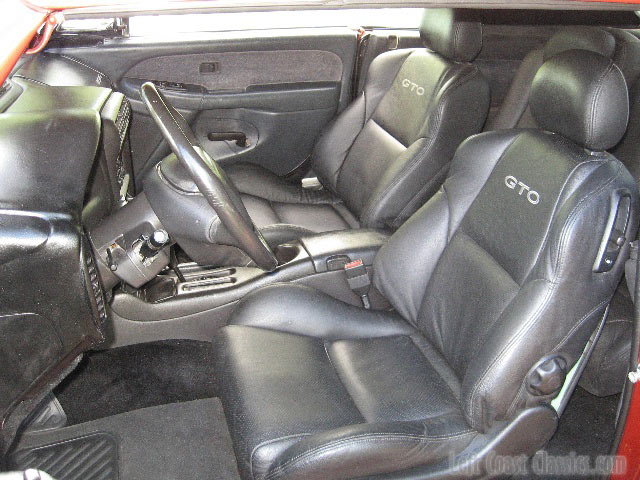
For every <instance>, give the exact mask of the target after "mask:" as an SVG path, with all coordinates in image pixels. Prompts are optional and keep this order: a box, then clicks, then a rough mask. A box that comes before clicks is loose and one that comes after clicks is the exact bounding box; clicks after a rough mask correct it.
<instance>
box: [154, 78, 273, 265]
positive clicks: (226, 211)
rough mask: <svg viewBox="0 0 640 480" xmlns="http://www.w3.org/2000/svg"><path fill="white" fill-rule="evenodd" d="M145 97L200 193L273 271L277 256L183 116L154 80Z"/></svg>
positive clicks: (239, 240) (259, 262) (251, 253)
mask: <svg viewBox="0 0 640 480" xmlns="http://www.w3.org/2000/svg"><path fill="white" fill-rule="evenodd" d="M141 94H142V99H143V100H144V103H145V104H146V106H147V108H148V109H149V113H150V114H151V117H152V118H153V120H154V121H155V122H156V124H157V125H158V127H159V128H160V131H161V132H162V136H163V137H164V139H165V140H166V141H167V143H168V144H169V146H170V147H171V150H172V151H173V153H174V154H175V155H176V157H178V160H180V163H181V164H182V165H183V166H184V167H185V168H186V169H187V171H188V172H189V174H190V175H191V178H192V179H193V181H194V182H195V184H196V186H197V187H198V190H200V193H202V195H204V197H205V198H206V199H207V202H209V205H211V207H212V208H213V209H214V210H215V212H216V213H217V214H218V218H220V221H221V222H222V224H223V225H224V226H225V227H226V228H227V230H228V231H229V233H230V234H231V235H232V237H233V238H234V239H235V240H236V242H237V243H238V245H237V246H238V247H239V248H241V249H242V250H244V251H245V253H246V254H247V255H249V257H251V259H252V260H253V261H254V262H255V263H256V265H257V266H258V267H260V268H262V269H263V270H266V271H269V272H270V271H273V270H274V269H275V268H276V267H277V266H278V261H277V260H276V257H275V255H274V254H273V252H272V251H271V249H270V248H269V246H268V245H267V242H266V241H265V240H264V238H263V236H262V234H261V233H260V231H259V230H258V229H257V228H256V226H255V224H254V223H253V221H252V220H251V217H249V214H248V213H247V209H246V208H245V207H244V204H243V203H242V199H241V198H240V194H239V193H238V191H237V190H236V188H235V186H234V185H233V183H232V182H231V181H230V180H229V178H228V177H227V176H226V175H225V173H224V171H223V170H222V168H220V166H219V165H218V164H217V163H216V162H215V161H214V160H213V159H212V158H211V157H210V156H209V155H208V154H207V152H205V151H204V149H203V148H202V147H201V146H200V144H199V143H198V140H197V139H196V136H195V134H194V133H193V131H192V130H191V128H190V127H189V124H188V123H187V122H186V121H185V119H184V117H183V116H182V115H180V113H179V112H178V111H177V110H176V109H175V108H173V106H172V105H171V104H170V103H169V102H168V101H167V99H166V98H164V95H162V93H160V92H159V91H158V89H157V88H156V86H155V85H154V84H153V83H151V82H146V83H145V84H144V85H142V88H141Z"/></svg>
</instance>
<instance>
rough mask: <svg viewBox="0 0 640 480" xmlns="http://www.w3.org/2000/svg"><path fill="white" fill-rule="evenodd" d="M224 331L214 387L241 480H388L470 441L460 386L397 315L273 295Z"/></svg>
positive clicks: (248, 307)
mask: <svg viewBox="0 0 640 480" xmlns="http://www.w3.org/2000/svg"><path fill="white" fill-rule="evenodd" d="M231 323H232V324H231V325H229V326H227V327H225V328H223V329H222V331H221V333H220V335H219V336H218V337H217V338H216V342H215V344H216V356H217V371H218V372H219V375H218V384H219V388H220V395H221V397H222V399H223V404H224V405H225V409H226V415H227V421H228V423H229V428H230V430H231V432H232V437H233V439H234V446H235V449H236V455H237V458H238V463H239V467H240V469H241V471H242V473H243V476H244V477H246V478H256V479H258V478H275V477H279V476H288V475H294V474H297V475H301V476H304V478H329V477H330V478H351V477H353V476H361V475H372V474H376V473H383V472H390V471H394V470H398V469H403V468H409V467H412V466H415V465H419V464H423V463H428V462H431V461H435V460H438V459H441V458H445V457H447V456H448V455H450V454H452V453H457V452H459V451H460V450H462V449H463V448H464V447H465V446H466V445H467V444H468V443H469V442H470V441H471V439H472V438H473V437H474V436H475V434H476V433H475V431H473V430H472V429H471V428H469V426H468V425H467V424H466V422H465V421H464V417H463V414H462V411H461V408H460V405H459V402H458V398H459V394H460V393H459V392H460V384H459V381H458V379H457V378H456V377H455V375H454V374H453V373H452V372H451V370H450V369H449V368H448V367H447V366H446V363H445V362H444V361H443V359H442V358H441V357H440V355H439V354H438V353H437V352H436V351H435V350H434V349H433V348H432V347H431V346H430V345H429V344H428V343H427V342H425V341H424V339H422V337H421V336H420V335H419V334H418V333H417V332H416V331H415V329H414V328H413V327H411V326H410V325H409V324H408V323H406V322H405V321H404V320H402V319H401V318H400V317H399V316H397V315H396V314H393V313H388V312H372V311H368V310H363V309H361V308H357V307H354V306H351V305H347V304H344V303H342V302H340V301H338V300H335V299H333V298H331V297H329V296H327V295H325V294H323V293H321V292H318V291H316V290H313V289H311V288H308V287H304V286H299V285H276V286H271V287H267V288H264V289H261V290H258V291H257V292H255V293H254V294H252V295H250V296H248V297H247V298H246V299H245V300H244V301H243V302H242V303H241V304H240V305H239V306H238V307H237V309H236V311H235V312H234V314H233V316H232V319H231ZM329 453H330V455H328V454H329Z"/></svg>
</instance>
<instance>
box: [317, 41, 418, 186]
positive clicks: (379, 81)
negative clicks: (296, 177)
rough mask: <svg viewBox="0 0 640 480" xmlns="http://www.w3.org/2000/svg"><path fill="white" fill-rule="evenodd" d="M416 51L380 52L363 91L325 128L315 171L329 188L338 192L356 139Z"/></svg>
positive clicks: (368, 73) (319, 142) (371, 66)
mask: <svg viewBox="0 0 640 480" xmlns="http://www.w3.org/2000/svg"><path fill="white" fill-rule="evenodd" d="M414 51H416V49H404V48H403V49H399V50H393V51H390V52H385V53H383V54H381V55H378V56H377V57H376V58H375V59H374V60H373V62H372V63H371V65H370V66H369V70H368V72H367V81H366V84H365V86H364V91H363V93H362V94H361V95H360V96H359V97H358V98H357V99H356V100H354V101H353V102H351V104H350V105H349V106H348V107H347V108H345V109H344V111H343V112H342V113H340V115H338V116H337V117H335V118H334V119H333V120H332V121H331V122H330V123H329V124H328V125H327V126H326V127H325V128H324V130H323V131H322V134H321V135H320V137H319V138H318V141H317V142H316V145H315V147H314V149H313V156H312V161H313V171H314V172H315V173H316V174H317V175H318V179H320V180H321V182H322V184H323V185H324V186H325V187H326V188H328V189H329V190H331V191H334V192H335V191H336V189H337V185H338V175H339V173H340V169H341V168H342V165H343V163H344V161H345V159H346V157H347V154H348V153H349V150H350V149H351V147H352V146H353V142H354V141H355V139H356V137H357V136H358V135H359V134H360V132H361V131H362V128H363V127H364V124H365V123H366V122H367V120H369V118H371V115H372V114H373V112H374V111H375V109H376V107H377V106H378V104H379V103H380V100H381V99H382V97H383V96H384V94H385V93H387V91H388V90H389V89H390V88H391V85H392V84H393V81H394V80H395V78H396V75H397V74H398V71H399V70H400V68H401V67H402V64H403V63H404V62H405V60H406V59H407V57H409V55H410V54H411V53H412V52H414Z"/></svg>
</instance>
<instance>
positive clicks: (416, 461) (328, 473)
mask: <svg viewBox="0 0 640 480" xmlns="http://www.w3.org/2000/svg"><path fill="white" fill-rule="evenodd" d="M476 435H477V432H476V431H475V430H473V429H471V428H469V426H468V425H467V424H466V422H465V421H464V419H463V418H462V417H461V416H460V415H458V414H451V415H443V416H438V417H433V418H429V419H426V420H423V421H415V422H388V423H366V424H359V425H351V426H345V427H340V428H336V429H333V430H329V431H326V432H322V433H319V434H315V435H310V436H306V437H303V438H302V439H301V440H299V441H297V442H296V443H294V444H293V445H291V446H290V447H289V448H287V449H286V450H285V451H284V452H282V453H281V454H280V455H279V456H278V457H277V459H276V461H275V462H274V464H273V465H272V467H271V468H270V469H269V472H268V473H267V474H266V475H265V476H264V477H260V476H257V475H255V473H257V472H256V470H254V478H255V479H256V480H257V479H264V480H275V479H279V478H304V479H306V480H314V479H325V478H331V479H348V478H355V477H364V476H369V475H377V474H383V473H389V472H395V471H399V470H404V469H408V468H411V467H415V466H418V465H424V464H428V463H432V462H437V461H439V460H442V459H445V458H448V457H449V456H452V455H455V454H457V453H459V452H461V451H462V450H463V449H464V448H465V447H466V446H467V445H469V443H471V441H472V440H473V438H474V437H475V436H476Z"/></svg>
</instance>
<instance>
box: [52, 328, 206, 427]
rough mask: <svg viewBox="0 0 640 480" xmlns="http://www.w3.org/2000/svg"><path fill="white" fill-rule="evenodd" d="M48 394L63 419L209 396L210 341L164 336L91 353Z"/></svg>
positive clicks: (91, 417) (85, 418)
mask: <svg viewBox="0 0 640 480" xmlns="http://www.w3.org/2000/svg"><path fill="white" fill-rule="evenodd" d="M54 393H55V395H56V397H57V398H58V400H59V401H60V404H61V405H62V407H63V408H64V411H65V413H66V414H67V417H68V422H69V424H74V423H82V422H87V421H90V420H96V419H98V418H102V417H108V416H111V415H116V414H118V413H123V412H128V411H131V410H137V409H140V408H145V407H151V406H155V405H162V404H166V403H175V402H184V401H189V400H196V399H200V398H210V397H215V396H216V392H215V388H214V372H213V359H212V349H211V344H210V343H208V342H196V341H192V340H168V341H162V342H151V343H142V344H137V345H130V346H126V347H120V348H114V349H112V350H106V351H103V352H91V353H89V354H87V355H86V356H85V358H84V359H83V360H82V362H81V363H80V365H79V366H78V367H77V368H76V369H75V370H74V371H73V372H72V373H71V375H69V376H68V377H67V378H66V379H65V380H64V381H63V382H62V384H60V386H59V387H57V388H56V389H55V391H54Z"/></svg>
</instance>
